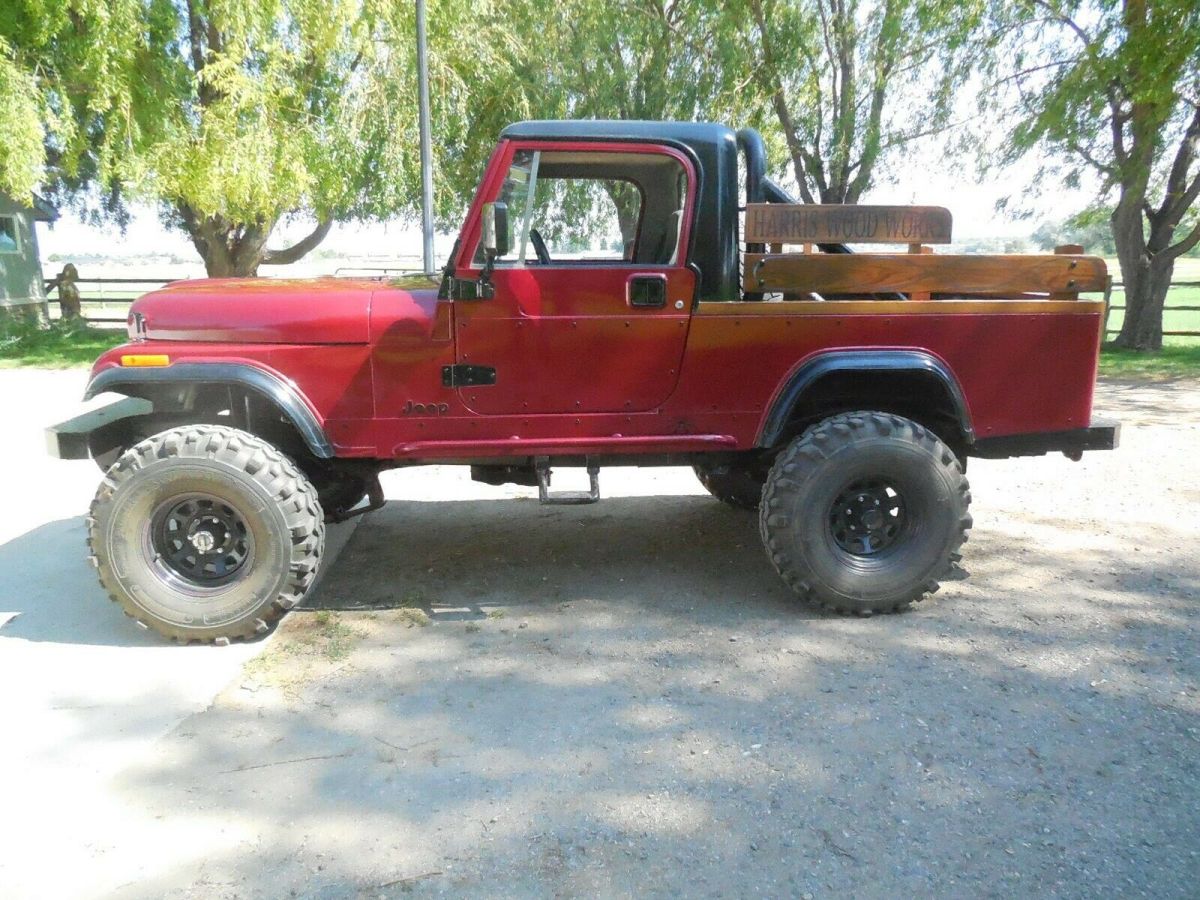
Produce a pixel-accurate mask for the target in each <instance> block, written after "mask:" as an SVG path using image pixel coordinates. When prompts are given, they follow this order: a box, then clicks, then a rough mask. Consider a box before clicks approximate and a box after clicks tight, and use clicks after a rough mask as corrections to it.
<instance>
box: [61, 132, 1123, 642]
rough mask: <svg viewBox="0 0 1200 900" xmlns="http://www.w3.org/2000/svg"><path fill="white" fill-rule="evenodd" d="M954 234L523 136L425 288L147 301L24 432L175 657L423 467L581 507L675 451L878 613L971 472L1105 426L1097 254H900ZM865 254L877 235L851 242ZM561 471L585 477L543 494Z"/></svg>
mask: <svg viewBox="0 0 1200 900" xmlns="http://www.w3.org/2000/svg"><path fill="white" fill-rule="evenodd" d="M739 165H740V166H741V167H742V169H743V171H744V175H739ZM949 240H950V217H949V214H948V213H947V212H946V211H945V210H943V209H939V208H931V207H829V206H804V205H800V204H796V203H795V202H794V201H793V200H792V198H791V197H789V196H788V195H787V194H786V193H785V192H784V191H783V190H782V189H781V188H780V187H779V186H778V185H777V184H775V183H774V182H772V181H771V180H770V179H769V178H767V177H766V175H765V155H764V150H763V144H762V140H761V138H760V137H759V136H758V134H757V133H756V132H754V131H752V130H749V129H743V130H742V131H740V132H737V133H735V132H734V131H732V130H730V129H729V128H727V127H725V126H722V125H716V124H702V123H664V122H600V121H587V122H524V123H521V124H517V125H513V126H511V127H510V128H508V129H506V130H505V131H504V132H503V134H502V135H501V137H500V141H499V143H498V144H497V146H496V149H495V152H494V153H493V154H492V157H491V160H490V162H489V163H488V166H487V170H486V171H485V173H484V176H483V180H482V182H481V184H480V186H479V189H478V193H477V194H476V197H475V199H474V202H473V203H472V205H471V207H470V211H469V212H468V214H467V218H466V222H465V223H464V225H463V228H462V232H461V234H460V236H459V238H458V242H457V244H456V245H455V249H454V251H453V253H452V255H451V258H450V260H449V262H448V264H447V265H446V268H445V272H444V274H443V275H442V277H441V278H440V281H439V280H438V279H436V278H429V277H426V276H422V275H413V276H407V277H402V278H370V279H342V278H318V279H312V280H303V281H301V280H276V279H219V280H198V281H186V282H177V283H175V284H171V285H169V286H167V287H165V288H164V289H162V290H159V291H156V292H154V293H152V294H148V295H147V296H145V297H142V298H141V299H140V300H138V301H137V302H136V303H134V305H133V307H132V309H131V313H130V317H129V338H130V341H129V343H127V344H125V345H123V346H121V347H118V348H116V349H115V350H112V351H110V352H108V353H106V354H104V355H103V356H102V357H101V358H100V359H99V360H98V361H97V362H96V364H95V366H94V368H93V371H92V378H91V382H90V384H89V385H88V388H87V393H86V396H87V397H88V398H91V397H93V396H95V395H97V394H100V393H103V392H113V393H116V394H119V395H124V398H123V399H118V400H116V401H115V402H114V403H113V404H111V405H110V406H108V407H104V408H102V409H100V410H98V411H96V412H92V413H89V414H86V415H83V416H80V417H78V418H76V419H73V420H71V421H70V422H65V423H62V424H61V425H58V426H55V427H54V428H51V429H49V431H48V437H49V443H50V447H51V452H53V453H55V454H57V455H58V456H60V457H63V458H72V459H73V458H82V457H87V456H91V457H92V458H93V459H95V460H96V462H97V463H98V464H99V465H100V467H101V468H102V469H103V470H104V479H103V482H102V483H101V485H100V489H99V492H98V493H97V495H96V498H95V501H94V502H93V504H92V508H91V514H90V516H89V517H88V525H89V531H90V537H89V544H90V548H91V553H92V560H93V562H94V563H95V565H96V567H97V569H98V570H99V574H100V580H101V582H102V583H103V585H104V587H105V588H106V589H107V590H108V592H109V593H110V594H111V596H112V597H113V599H114V600H116V601H117V602H118V603H119V604H120V605H121V606H122V607H123V608H124V610H125V611H126V612H127V613H128V614H129V615H130V616H132V617H134V618H135V619H137V620H138V621H139V622H141V623H143V624H144V625H146V626H148V627H151V628H154V629H156V630H157V631H159V632H161V633H162V634H164V635H167V636H169V637H171V638H175V639H177V640H182V641H193V640H198V641H216V642H220V643H224V642H227V641H228V640H229V639H233V638H249V637H253V636H254V635H256V634H262V633H264V632H266V631H268V630H269V629H270V627H271V624H272V623H273V622H274V621H275V620H277V619H278V618H279V617H280V616H281V615H282V614H283V613H284V612H285V611H286V610H288V609H291V608H292V607H294V606H295V605H296V604H297V603H299V602H300V601H301V599H303V597H304V595H305V592H306V591H307V590H308V589H309V587H310V585H311V584H312V582H313V579H314V577H315V575H316V573H317V571H318V568H319V567H320V565H321V560H322V547H323V541H324V536H325V523H327V522H331V521H338V520H341V519H344V518H346V517H348V516H351V515H355V514H358V513H360V512H364V511H367V510H370V509H374V508H376V507H378V506H379V505H380V504H381V503H382V502H383V498H382V492H381V490H380V488H379V481H378V475H379V473H380V472H381V471H383V470H385V469H389V468H394V467H397V466H415V465H427V464H433V463H437V464H458V465H467V466H470V467H471V473H472V476H473V477H474V478H475V479H477V480H479V481H483V482H486V483H489V484H503V483H509V482H511V483H516V484H525V485H530V486H536V487H537V488H538V490H539V495H540V499H541V500H542V501H543V502H548V503H553V502H589V501H594V500H596V499H598V497H599V489H598V471H599V469H600V467H602V466H605V465H610V466H612V465H639V466H665V465H690V466H693V467H694V468H695V471H696V474H697V475H698V476H699V478H700V481H701V482H702V483H703V485H704V486H705V487H706V488H707V489H708V490H709V491H710V492H711V493H712V494H713V495H714V496H715V497H717V498H718V499H719V500H722V501H725V502H726V503H729V504H732V505H734V506H737V507H742V508H746V509H754V508H757V509H758V511H759V514H758V521H759V528H760V530H761V533H762V538H763V541H764V543H765V545H766V548H767V553H768V556H769V558H770V560H771V562H772V564H773V565H774V566H775V568H776V569H777V570H778V571H779V574H780V575H781V576H782V577H783V579H784V580H785V581H786V582H787V584H788V585H790V586H791V587H792V588H793V589H794V590H795V592H796V593H797V595H798V596H799V597H800V598H802V599H804V600H807V601H809V602H812V603H815V604H818V605H821V606H824V607H827V608H830V609H833V610H839V611H843V612H850V613H858V614H869V613H875V612H888V611H893V610H898V609H901V608H903V607H905V606H907V605H908V604H910V603H912V602H914V601H917V600H919V599H921V598H922V597H923V596H924V595H925V594H926V593H927V592H930V591H933V590H936V589H937V586H938V580H939V578H940V577H942V576H943V574H944V573H945V572H946V571H947V569H948V568H949V567H950V566H951V565H952V564H953V562H954V561H955V560H956V559H957V558H958V554H959V550H960V547H961V546H962V544H963V542H964V541H965V540H966V537H967V530H968V529H969V528H970V526H971V517H970V515H969V514H968V511H967V507H968V504H969V502H970V493H969V490H968V486H967V480H966V477H965V470H966V463H967V458H968V457H971V456H978V457H991V458H995V457H1004V456H1014V455H1026V454H1029V455H1033V454H1042V453H1046V452H1052V451H1054V452H1063V453H1065V454H1067V455H1068V456H1070V457H1072V458H1074V459H1078V458H1079V456H1080V454H1081V453H1082V452H1083V451H1085V450H1094V449H1109V448H1112V447H1114V446H1115V445H1116V441H1117V426H1115V425H1113V424H1104V423H1096V422H1093V421H1092V418H1091V405H1092V391H1093V387H1094V383H1095V376H1096V365H1097V355H1098V351H1099V346H1100V337H1101V328H1102V325H1101V321H1102V312H1103V305H1104V304H1103V302H1102V301H1100V300H1088V299H1080V297H1079V294H1080V292H1096V291H1103V290H1105V288H1106V283H1107V275H1106V272H1105V268H1104V264H1103V262H1102V261H1101V260H1098V259H1093V258H1090V257H1085V256H1082V255H1079V254H1080V250H1079V248H1063V250H1064V252H1062V253H1059V254H1057V255H1048V256H1041V257H1029V256H1007V257H1003V256H1002V257H982V256H953V255H948V254H933V253H930V252H928V251H929V247H928V245H929V244H933V243H948V242H949ZM872 243H875V244H885V245H893V246H892V248H891V251H890V252H875V253H852V252H851V251H850V249H849V248H848V247H847V246H846V245H847V244H852V245H861V244H872ZM565 466H578V467H583V468H585V469H586V471H587V473H588V475H589V476H590V484H591V489H590V491H587V492H580V493H571V494H564V493H556V492H553V491H552V490H551V484H550V482H551V471H552V469H553V468H558V467H565Z"/></svg>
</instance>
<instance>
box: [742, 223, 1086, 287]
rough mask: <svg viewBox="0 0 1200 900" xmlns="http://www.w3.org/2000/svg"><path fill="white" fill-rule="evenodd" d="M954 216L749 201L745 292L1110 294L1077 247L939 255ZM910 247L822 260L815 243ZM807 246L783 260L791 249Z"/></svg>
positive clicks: (832, 255)
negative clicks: (1026, 252) (935, 247)
mask: <svg viewBox="0 0 1200 900" xmlns="http://www.w3.org/2000/svg"><path fill="white" fill-rule="evenodd" d="M950 230H951V219H950V212H949V210H947V209H945V208H943V207H940V206H843V205H828V204H825V205H816V204H790V203H751V204H749V205H748V206H747V207H746V237H745V239H746V243H747V245H748V246H749V247H750V249H751V250H758V249H759V248H758V247H756V246H755V245H766V247H765V248H764V249H766V250H767V251H768V252H748V253H746V258H745V266H744V268H743V282H742V287H743V290H745V291H747V292H750V293H757V294H762V293H783V294H785V295H792V296H794V295H811V294H815V295H818V296H821V297H826V298H828V297H837V298H838V299H843V298H848V297H864V296H869V295H877V294H897V293H899V294H906V295H908V297H909V298H910V299H913V300H929V299H944V298H950V297H955V298H973V297H989V298H1001V297H1012V298H1020V299H1030V298H1035V297H1046V298H1052V299H1056V300H1068V299H1077V298H1078V296H1079V294H1080V292H1083V291H1104V290H1105V288H1106V287H1107V284H1108V270H1107V268H1106V267H1105V265H1104V260H1102V259H1099V258H1098V257H1094V256H1084V255H1083V248H1082V247H1080V246H1078V245H1065V246H1062V247H1058V248H1056V249H1055V251H1054V255H1040V256H1034V255H1024V254H1008V255H982V254H980V255H976V254H946V253H934V252H933V248H932V247H931V246H929V245H930V244H949V243H950ZM843 243H844V244H903V245H906V247H907V251H908V252H906V253H819V252H814V250H815V249H816V245H818V244H843ZM785 245H792V246H799V247H801V248H802V252H792V253H785V252H784V246H785Z"/></svg>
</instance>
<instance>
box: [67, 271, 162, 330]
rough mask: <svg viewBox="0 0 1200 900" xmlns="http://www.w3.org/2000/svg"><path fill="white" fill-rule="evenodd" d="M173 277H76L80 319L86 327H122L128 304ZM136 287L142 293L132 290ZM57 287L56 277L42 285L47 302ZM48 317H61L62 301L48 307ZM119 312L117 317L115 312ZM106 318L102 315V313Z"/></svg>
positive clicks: (127, 316)
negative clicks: (82, 319) (81, 316)
mask: <svg viewBox="0 0 1200 900" xmlns="http://www.w3.org/2000/svg"><path fill="white" fill-rule="evenodd" d="M180 280H181V279H180V278H178V277H174V278H151V277H146V278H77V279H75V286H76V287H77V288H78V289H79V309H80V313H81V314H82V315H83V318H84V319H86V320H87V322H88V323H89V324H95V325H124V324H125V321H126V319H128V318H129V310H128V307H129V304H131V303H132V302H133V301H134V300H136V299H137V298H138V297H140V296H142V294H147V293H149V292H150V291H152V290H154V289H155V288H160V287H162V286H163V285H164V284H170V283H171V282H172V281H180ZM134 285H136V286H137V287H139V288H141V290H138V289H136V288H135V287H133V286H134ZM58 287H59V280H58V279H57V278H53V279H47V280H46V282H45V285H44V288H45V291H46V298H47V300H49V299H50V294H51V293H56V292H57V291H58ZM48 305H49V307H50V318H52V319H56V318H61V316H62V304H61V298H60V302H58V303H50V304H48ZM118 310H119V311H120V315H117V314H116V312H117V311H118ZM106 313H107V314H108V315H105V314H106Z"/></svg>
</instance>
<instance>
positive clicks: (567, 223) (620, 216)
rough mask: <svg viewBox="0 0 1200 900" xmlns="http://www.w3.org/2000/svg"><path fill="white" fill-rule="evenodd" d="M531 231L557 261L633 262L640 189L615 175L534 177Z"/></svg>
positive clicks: (639, 215) (639, 213) (639, 209)
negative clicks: (535, 179)
mask: <svg viewBox="0 0 1200 900" xmlns="http://www.w3.org/2000/svg"><path fill="white" fill-rule="evenodd" d="M533 210H534V212H533V221H532V222H531V223H530V229H531V240H532V232H533V231H536V232H537V234H538V236H539V237H540V238H541V239H542V243H543V244H544V245H545V248H546V251H547V254H548V255H549V257H550V258H551V259H552V260H554V261H555V262H559V263H564V264H566V263H573V262H574V263H589V262H592V263H605V262H607V263H619V262H629V261H632V260H633V252H634V246H635V244H636V241H637V227H638V223H639V222H640V221H641V218H642V192H641V190H640V189H639V188H638V186H637V185H636V184H634V183H633V182H629V181H622V180H619V179H616V178H574V177H563V178H539V179H538V182H537V189H536V191H535V192H534V202H533Z"/></svg>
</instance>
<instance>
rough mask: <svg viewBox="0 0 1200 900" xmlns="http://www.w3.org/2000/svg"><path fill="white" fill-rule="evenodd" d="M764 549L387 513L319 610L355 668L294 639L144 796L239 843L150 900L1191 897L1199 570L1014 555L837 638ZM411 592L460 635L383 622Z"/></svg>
mask: <svg viewBox="0 0 1200 900" xmlns="http://www.w3.org/2000/svg"><path fill="white" fill-rule="evenodd" d="M753 524H754V523H753V517H751V516H744V515H740V514H737V513H734V512H732V511H730V510H726V509H724V508H722V507H720V506H719V505H716V504H714V503H713V502H712V501H709V500H707V499H705V498H689V497H656V498H639V499H630V500H615V501H611V505H609V506H608V507H607V511H606V507H604V506H601V507H596V508H590V509H585V510H579V509H575V510H565V509H553V508H549V509H548V508H541V507H538V506H536V505H535V504H533V503H529V502H525V501H499V502H473V501H468V502H452V503H440V504H423V503H407V502H397V503H390V504H388V506H387V507H385V508H384V509H383V510H381V511H380V512H379V513H377V514H375V517H374V521H369V522H368V523H366V527H364V528H362V529H360V530H359V532H358V533H357V534H356V536H355V538H354V539H353V540H352V541H351V543H350V545H349V546H348V547H347V548H346V551H345V553H344V554H343V556H342V558H341V560H340V561H339V563H338V566H337V567H336V570H335V571H334V572H332V573H331V575H332V576H335V577H331V578H330V580H329V581H328V582H327V583H326V591H325V593H324V594H323V595H322V596H323V597H324V600H320V599H318V603H317V605H318V606H321V607H322V608H325V609H331V608H337V604H338V603H342V604H344V605H347V606H349V605H357V606H360V607H367V610H368V611H366V612H363V613H361V614H352V613H345V614H342V615H340V616H338V617H336V620H337V621H339V622H340V623H341V624H342V625H343V626H345V627H348V628H349V629H351V631H352V632H353V633H354V634H355V635H356V637H355V638H354V640H355V641H357V644H356V645H355V646H354V647H353V648H352V649H351V650H350V651H349V652H348V654H346V655H344V656H340V657H338V658H337V659H328V660H323V659H317V660H316V661H315V662H314V661H312V660H307V659H304V658H303V656H302V654H304V653H306V652H311V649H312V648H313V647H314V646H316V645H313V644H309V643H306V642H305V641H303V640H297V639H298V638H303V637H304V635H305V633H306V629H309V628H310V627H312V626H314V625H315V624H316V621H317V619H318V616H317V615H315V614H313V613H311V612H310V613H304V612H298V613H297V614H294V615H293V616H292V617H290V618H289V619H287V620H285V622H284V625H283V627H282V629H281V633H280V634H279V635H277V637H276V641H279V642H280V645H279V646H280V648H281V649H280V651H279V654H278V655H276V656H275V657H274V658H269V657H270V654H268V657H264V659H263V662H262V664H261V665H260V666H257V667H252V671H251V673H250V681H249V682H248V683H247V685H243V686H241V687H235V688H234V689H233V690H232V691H230V692H229V693H228V694H227V695H226V696H225V697H223V698H222V699H221V700H219V701H218V702H217V703H216V704H215V705H214V706H213V708H212V709H210V710H209V711H207V712H205V713H203V714H201V715H199V716H196V717H193V719H191V720H189V721H188V722H187V723H185V724H184V725H183V726H182V727H181V728H180V729H179V730H178V731H177V732H176V733H175V734H174V735H172V736H171V737H170V738H169V739H168V740H167V741H166V743H165V746H164V750H163V754H162V757H161V759H160V760H159V761H158V763H157V764H155V765H153V766H150V767H148V768H145V769H141V770H138V771H131V772H129V773H127V774H126V775H125V776H123V777H122V781H121V783H120V785H119V787H120V789H121V790H122V791H124V792H126V796H128V797H129V798H130V799H131V802H134V803H136V804H137V805H138V806H139V807H144V808H145V809H146V810H147V811H148V813H149V814H151V815H154V816H155V817H156V822H158V824H156V827H161V828H162V829H165V831H164V832H163V833H164V834H167V835H169V834H170V833H173V832H174V831H176V830H177V831H178V832H179V833H180V834H184V833H188V832H187V829H189V828H194V827H195V823H196V822H197V821H202V822H210V823H213V825H214V827H215V826H216V824H218V823H219V824H220V826H221V832H222V834H223V835H227V836H226V837H224V838H223V844H222V847H221V848H217V849H216V851H215V852H214V851H213V850H212V849H210V850H209V851H205V852H203V853H202V852H201V851H200V850H198V849H197V850H196V851H195V854H194V855H193V856H188V854H187V853H186V852H185V851H183V850H181V851H180V853H179V854H178V855H177V857H176V859H175V864H174V865H165V866H164V867H163V868H162V870H161V871H159V872H149V873H148V874H147V877H146V880H145V881H143V882H142V883H140V884H139V885H138V886H137V891H135V892H134V894H135V895H156V894H159V893H160V892H161V894H162V895H163V896H174V894H171V891H172V890H174V891H175V892H176V893H177V894H178V895H179V896H185V895H188V892H189V891H190V892H193V893H194V892H200V893H205V892H209V893H214V892H232V893H234V894H237V895H240V896H271V895H272V894H274V895H280V894H284V893H286V892H287V891H288V890H291V891H293V892H297V893H298V894H300V895H304V896H309V895H312V896H322V897H356V896H399V895H400V894H402V893H408V892H410V891H415V892H418V893H426V892H428V893H447V892H448V893H451V894H466V895H477V896H479V895H491V896H496V895H503V896H551V895H563V896H595V895H621V896H624V895H639V896H664V897H666V896H677V895H678V894H679V892H680V891H681V890H683V888H681V885H685V886H686V892H687V893H691V894H694V895H702V896H728V895H758V894H765V895H773V896H798V895H800V894H802V893H813V894H830V895H834V896H838V895H853V894H864V893H865V894H868V895H870V894H877V895H880V896H884V895H892V896H896V895H900V896H904V895H930V894H939V893H940V894H959V893H961V894H963V895H996V894H1008V893H1016V894H1021V893H1026V892H1028V891H1031V890H1037V891H1039V892H1041V891H1044V890H1045V889H1046V888H1047V886H1051V887H1054V889H1055V891H1056V892H1059V893H1064V894H1070V895H1074V894H1079V895H1088V894H1094V893H1104V890H1103V888H1104V887H1105V885H1110V886H1111V885H1127V886H1128V885H1134V886H1136V888H1137V889H1138V890H1140V891H1144V892H1146V893H1147V894H1149V895H1178V894H1179V893H1180V891H1179V886H1180V882H1179V881H1178V880H1177V875H1178V873H1180V872H1183V871H1185V870H1189V869H1191V870H1194V857H1192V856H1191V855H1190V854H1191V852H1192V849H1193V847H1194V841H1195V839H1196V838H1197V836H1198V835H1200V811H1198V810H1197V809H1196V807H1195V805H1194V804H1192V803H1191V802H1190V799H1189V798H1190V797H1191V796H1192V795H1193V794H1194V791H1193V789H1192V784H1193V778H1194V770H1195V763H1194V749H1193V748H1194V744H1195V740H1196V739H1197V738H1196V729H1195V717H1194V711H1193V710H1192V701H1191V699H1189V698H1188V697H1187V696H1185V695H1184V693H1181V688H1186V685H1187V684H1188V683H1189V682H1191V681H1192V679H1194V677H1195V673H1196V669H1195V661H1194V654H1193V653H1192V652H1191V651H1192V648H1193V645H1194V640H1195V635H1196V633H1197V609H1196V604H1195V602H1194V597H1195V596H1196V593H1197V591H1198V590H1200V569H1198V568H1197V563H1196V561H1195V560H1193V559H1182V558H1180V559H1176V560H1174V561H1173V562H1172V563H1171V565H1169V566H1165V567H1164V566H1161V565H1156V564H1155V563H1154V562H1153V561H1142V560H1114V556H1113V554H1112V552H1111V551H1110V550H1109V548H1107V547H1105V546H1097V547H1095V548H1094V549H1092V550H1079V551H1077V552H1075V553H1072V554H1071V556H1070V557H1069V558H1067V559H1064V558H1063V557H1062V556H1061V555H1059V554H1057V553H1055V552H1054V551H1053V550H1051V549H1047V548H1044V547H1041V546H1039V545H1038V544H1037V543H1036V542H1033V541H1030V542H1027V543H1023V542H1021V541H1020V540H1018V539H1015V538H1014V537H1013V536H1011V535H1006V534H1004V533H1003V532H998V531H995V530H989V529H988V528H986V527H985V528H980V529H979V530H978V531H977V533H976V535H975V536H974V539H973V540H972V542H971V544H969V545H968V554H967V559H968V562H969V563H970V565H971V566H972V568H973V569H976V570H977V571H976V576H975V577H976V581H975V582H974V583H972V582H962V583H955V584H953V585H950V586H948V587H947V588H946V589H945V591H944V592H943V593H944V595H946V597H945V599H941V596H942V595H939V598H936V599H934V600H932V601H929V602H927V603H926V604H924V605H922V606H921V607H919V608H918V609H917V610H916V611H914V612H913V613H910V614H906V615H900V616H886V617H879V618H875V619H865V620H864V619H854V618H838V617H827V616H818V615H813V614H810V613H807V612H806V611H804V610H803V608H800V607H797V606H795V605H794V603H793V602H792V601H791V599H790V598H789V596H788V595H787V593H786V591H785V590H784V589H783V588H782V586H780V585H778V584H777V583H776V582H775V581H774V579H775V575H774V573H773V572H772V571H771V569H770V566H769V564H768V563H767V561H766V560H765V559H764V558H763V557H762V551H761V549H760V548H759V546H758V541H757V536H756V534H755V530H754V527H753ZM1035 524H1037V525H1039V526H1041V527H1047V528H1052V527H1053V528H1058V527H1063V526H1064V525H1065V520H1057V519H1050V518H1045V519H1037V520H1036V522H1035ZM1031 573H1032V574H1033V575H1034V576H1035V578H1034V579H1033V580H1032V581H1031V580H1030V575H1031ZM422 592H424V593H422ZM409 593H421V597H422V603H423V608H425V609H428V610H429V611H430V613H431V618H432V619H433V622H432V624H430V625H429V626H427V627H423V628H422V627H405V625H404V624H403V620H402V619H401V618H399V617H398V616H397V615H396V614H395V613H394V612H388V611H386V609H387V608H388V607H391V606H396V605H401V606H403V605H409V604H410V603H412V602H415V600H416V599H417V598H415V597H414V598H408V594H409ZM397 598H399V601H400V602H399V603H397V602H396V601H397ZM496 610H501V611H503V612H504V613H505V615H504V616H503V617H500V618H494V617H490V616H488V615H487V614H488V613H489V612H494V611H496ZM464 611H465V612H464ZM447 613H453V615H449V614H447ZM479 615H482V616H484V618H483V620H481V621H460V619H462V618H469V619H474V618H475V617H477V616H479ZM310 663H312V665H311V666H310ZM179 843H180V846H181V847H182V846H184V843H185V842H182V841H181V842H179ZM1172 873H1176V874H1172ZM1035 885H1037V886H1038V887H1037V888H1035V887H1034V886H1035Z"/></svg>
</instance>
